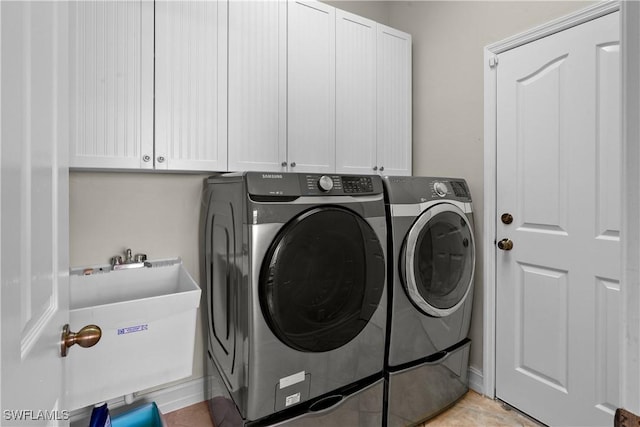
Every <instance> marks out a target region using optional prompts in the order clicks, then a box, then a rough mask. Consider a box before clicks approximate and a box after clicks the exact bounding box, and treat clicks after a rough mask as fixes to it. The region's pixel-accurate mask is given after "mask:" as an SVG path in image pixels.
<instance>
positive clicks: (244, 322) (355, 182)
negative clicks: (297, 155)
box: [202, 172, 387, 425]
mask: <svg viewBox="0 0 640 427" xmlns="http://www.w3.org/2000/svg"><path fill="white" fill-rule="evenodd" d="M383 193H384V191H383V186H382V180H381V178H380V177H379V176H375V175H372V176H355V175H348V176H347V175H320V174H303V173H259V172H245V173H239V174H225V175H221V176H213V177H210V178H208V179H207V180H206V182H205V189H204V193H203V211H202V212H203V221H202V233H203V254H204V257H203V264H204V268H203V272H204V277H203V281H204V282H206V292H205V295H206V299H207V307H208V320H207V323H208V324H207V326H208V328H207V329H208V355H209V361H210V366H213V367H215V369H216V370H217V371H218V373H219V374H220V376H221V377H222V380H223V381H224V384H225V386H226V388H227V390H228V392H229V394H230V396H231V398H232V400H233V402H234V403H235V406H236V407H237V410H238V412H239V414H240V417H241V418H242V420H243V423H245V424H248V425H252V424H257V425H275V424H287V425H309V424H311V425H314V424H317V423H318V422H321V423H328V424H327V425H341V424H344V423H347V424H352V423H353V422H357V423H359V424H360V425H380V424H381V423H382V416H383V414H382V411H383V393H384V361H385V359H384V353H385V343H386V312H387V291H386V258H385V256H386V239H387V229H386V216H385V204H384V197H383Z"/></svg>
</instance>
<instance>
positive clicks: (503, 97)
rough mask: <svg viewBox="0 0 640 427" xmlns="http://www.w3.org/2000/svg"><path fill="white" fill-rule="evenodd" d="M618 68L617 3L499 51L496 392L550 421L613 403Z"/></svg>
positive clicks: (591, 416)
mask: <svg viewBox="0 0 640 427" xmlns="http://www.w3.org/2000/svg"><path fill="white" fill-rule="evenodd" d="M619 67H620V57H619V13H613V14H610V15H607V16H604V17H602V18H599V19H596V20H593V21H590V22H587V23H585V24H582V25H579V26H576V27H573V28H571V29H569V30H566V31H562V32H560V33H557V34H555V35H553V36H550V37H545V38H543V39H540V40H538V41H535V42H532V43H529V44H526V45H524V46H521V47H519V48H516V49H513V50H510V51H507V52H505V53H503V54H500V55H499V62H498V69H497V76H498V83H497V84H498V95H497V102H498V123H497V202H496V203H497V206H496V208H497V214H498V218H496V221H497V226H496V232H497V236H496V237H497V241H498V242H500V241H501V240H502V239H509V240H510V241H511V242H512V243H513V249H511V250H507V249H508V244H506V245H505V244H504V243H503V244H502V245H501V246H503V248H504V249H505V250H500V249H496V250H497V271H496V275H497V284H496V286H497V296H496V298H497V301H496V304H497V313H496V316H497V318H496V396H497V397H498V398H500V399H502V400H504V401H506V402H507V403H509V404H511V405H513V406H515V407H517V408H519V409H520V410H522V411H524V412H526V413H528V414H530V415H531V416H533V417H535V418H538V419H540V420H541V421H543V422H544V423H546V424H549V425H558V426H560V425H580V426H588V425H612V424H613V420H612V418H613V416H612V415H613V411H614V410H615V408H616V406H617V402H618V350H619V332H618V331H619V319H618V313H617V307H618V298H619V294H620V292H619V290H620V282H619V280H620V231H619V230H620V212H621V210H620V204H621V199H620V184H621V182H620V179H621V178H620V170H621V154H620V108H619V104H620V83H619ZM504 213H509V214H511V215H512V217H513V222H512V223H510V224H506V223H504V222H503V221H502V220H501V215H502V214H504ZM506 222H508V221H506Z"/></svg>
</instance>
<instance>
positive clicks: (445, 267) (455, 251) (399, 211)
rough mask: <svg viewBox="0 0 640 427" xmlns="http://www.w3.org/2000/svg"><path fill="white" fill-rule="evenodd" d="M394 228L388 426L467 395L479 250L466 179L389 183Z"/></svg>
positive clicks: (413, 179)
mask: <svg viewBox="0 0 640 427" xmlns="http://www.w3.org/2000/svg"><path fill="white" fill-rule="evenodd" d="M383 182H384V186H385V192H386V196H385V197H386V208H387V218H388V227H389V235H390V238H389V242H388V249H387V250H388V253H389V266H388V273H389V279H388V281H389V287H390V292H389V293H390V297H389V323H388V328H389V329H388V348H387V367H386V371H387V374H386V394H385V397H386V410H385V418H386V420H387V423H388V425H390V426H400V425H412V424H415V423H418V422H420V421H423V420H426V419H428V418H431V417H433V416H434V415H436V414H437V413H439V412H441V411H442V410H444V409H446V408H447V407H448V406H450V405H451V404H453V403H454V402H455V401H456V400H457V399H458V398H460V397H461V396H462V395H463V394H464V393H465V392H466V391H467V390H468V386H467V367H468V358H469V345H470V340H469V339H468V338H467V335H468V333H469V324H470V320H471V305H472V299H473V278H474V268H475V246H474V238H473V209H472V204H471V196H470V193H469V189H468V187H467V184H466V182H465V180H463V179H456V178H436V177H393V176H387V177H384V179H383Z"/></svg>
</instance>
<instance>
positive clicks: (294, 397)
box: [284, 393, 300, 406]
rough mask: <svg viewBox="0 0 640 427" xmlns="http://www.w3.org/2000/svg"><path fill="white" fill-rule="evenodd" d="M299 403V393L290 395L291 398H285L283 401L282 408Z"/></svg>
mask: <svg viewBox="0 0 640 427" xmlns="http://www.w3.org/2000/svg"><path fill="white" fill-rule="evenodd" d="M298 402H300V393H296V394H292V395H291V396H287V397H286V398H285V400H284V406H291V405H295V404H296V403H298Z"/></svg>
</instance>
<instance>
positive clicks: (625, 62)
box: [482, 1, 640, 413]
mask: <svg viewBox="0 0 640 427" xmlns="http://www.w3.org/2000/svg"><path fill="white" fill-rule="evenodd" d="M619 10H620V11H621V27H620V41H621V49H622V50H621V57H622V62H621V69H622V103H623V106H622V110H621V111H622V123H621V126H622V127H623V128H622V131H623V132H622V156H623V158H622V172H621V173H622V181H621V182H622V194H623V200H622V227H621V228H622V230H621V232H622V233H621V234H622V236H626V237H627V238H626V239H625V238H623V239H622V242H621V243H622V274H621V279H622V280H621V283H625V284H628V285H627V286H621V298H620V304H621V307H620V310H619V313H620V325H621V327H620V332H619V337H620V343H621V351H620V402H619V406H620V407H624V408H626V409H628V410H630V411H633V412H636V413H640V343H639V341H640V314H639V313H638V312H637V307H640V221H639V220H638V218H639V217H640V192H639V191H638V190H637V185H638V184H639V183H640V171H639V169H640V147H639V144H638V141H640V125H639V123H640V79H638V78H637V76H638V75H639V70H640V28H639V27H640V26H639V24H640V2H635V1H630V2H627V1H623V2H619V1H607V2H601V3H597V4H595V5H593V6H590V7H587V8H585V9H582V10H579V11H577V12H575V13H572V14H570V15H567V16H564V17H561V18H558V19H556V20H553V21H550V22H548V23H546V24H544V25H541V26H538V27H535V28H533V29H531V30H529V31H526V32H524V33H520V34H516V35H514V36H513V37H510V38H507V39H505V40H502V41H499V42H497V43H494V44H491V45H489V46H486V47H485V49H484V64H485V65H484V67H485V68H484V211H483V214H484V223H483V233H484V239H483V242H482V244H483V263H484V266H485V268H484V276H483V281H484V304H483V308H484V317H483V320H484V328H483V342H484V346H483V347H484V348H483V366H482V375H483V378H482V388H483V390H482V392H483V393H484V394H485V395H486V396H488V397H490V398H495V397H496V395H495V383H496V381H495V379H496V354H495V352H496V347H495V345H496V265H497V260H496V249H495V242H496V221H495V219H496V218H497V212H496V200H497V197H496V192H497V190H496V188H497V178H496V167H497V161H496V154H497V73H496V65H497V61H498V55H499V54H500V53H503V52H506V51H508V50H510V49H513V48H516V47H519V46H522V45H524V44H526V43H530V42H533V41H535V40H538V39H541V38H543V37H546V36H549V35H552V34H555V33H557V32H560V31H563V30H566V29H569V28H571V27H574V26H576V25H580V24H583V23H585V22H587V21H591V20H593V19H596V18H599V17H601V16H604V15H607V14H610V13H613V12H616V11H619ZM634 76H635V78H634ZM628 183H631V184H629V185H628ZM633 184H635V185H633Z"/></svg>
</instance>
